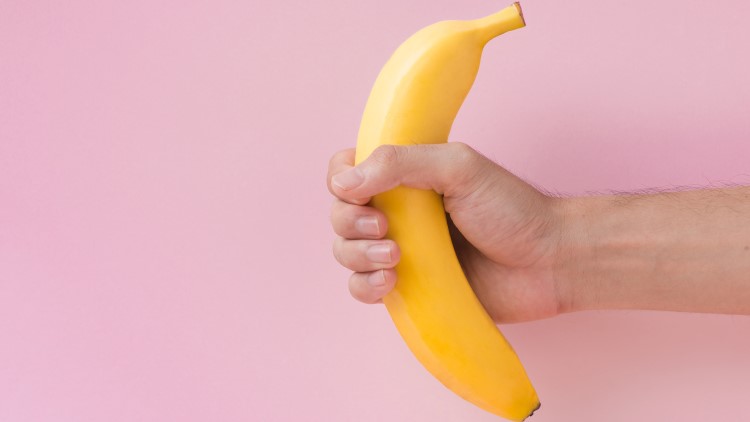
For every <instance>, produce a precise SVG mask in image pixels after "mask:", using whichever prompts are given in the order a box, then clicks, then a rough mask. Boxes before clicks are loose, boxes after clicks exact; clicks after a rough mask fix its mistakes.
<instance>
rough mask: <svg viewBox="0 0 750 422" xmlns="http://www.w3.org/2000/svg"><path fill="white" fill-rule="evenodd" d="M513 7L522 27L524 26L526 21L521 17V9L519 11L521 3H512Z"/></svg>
mask: <svg viewBox="0 0 750 422" xmlns="http://www.w3.org/2000/svg"><path fill="white" fill-rule="evenodd" d="M513 6H515V8H516V10H517V11H518V16H519V17H520V18H521V22H522V23H523V26H526V19H525V18H524V17H523V9H521V3H520V2H515V3H513Z"/></svg>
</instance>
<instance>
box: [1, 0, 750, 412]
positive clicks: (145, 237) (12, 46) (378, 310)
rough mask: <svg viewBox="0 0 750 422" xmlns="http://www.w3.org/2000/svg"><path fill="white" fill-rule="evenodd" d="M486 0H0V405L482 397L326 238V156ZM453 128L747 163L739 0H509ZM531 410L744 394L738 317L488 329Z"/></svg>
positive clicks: (678, 162)
mask: <svg viewBox="0 0 750 422" xmlns="http://www.w3.org/2000/svg"><path fill="white" fill-rule="evenodd" d="M508 3H509V1H508V2H505V3H503V2H497V1H491V2H490V1H481V2H480V1H446V0H429V1H428V0H406V1H405V0H398V1H395V0H387V1H377V2H353V1H344V0H324V1H297V0H293V1H275V2H274V1H263V2H258V1H253V0H251V1H231V0H220V1H202V2H197V1H191V2H182V1H181V2H176V1H175V2H164V1H140V0H139V1H127V2H114V1H109V2H102V1H71V2H51V1H26V2H9V1H4V2H2V4H0V421H9V422H27V421H29V422H30V421H45V422H46V421H55V422H67V421H70V422H74V421H75V422H80V421H92V422H93V421H111V422H119V421H123V422H125V421H149V422H151V421H153V422H156V421H187V422H193V421H195V422H197V421H373V422H374V421H387V420H388V421H455V420H462V421H493V420H496V419H495V418H493V417H492V416H491V415H489V414H486V413H484V412H483V411H480V410H477V409H476V408H474V407H472V406H471V405H469V404H467V403H465V402H463V401H462V400H460V399H458V398H457V397H455V396H453V395H452V394H451V393H449V392H448V391H447V390H446V389H444V388H443V387H442V386H441V385H440V384H438V383H437V382H436V381H435V380H433V378H432V377H431V376H429V375H428V374H427V373H426V372H425V371H424V370H423V369H422V367H421V366H419V365H418V363H417V362H416V360H415V359H414V358H413V357H412V356H411V355H410V354H409V353H408V351H407V349H406V347H405V345H404V344H403V343H402V341H401V340H400V338H399V337H398V335H397V333H396V331H395V329H394V328H393V326H392V324H391V323H390V320H389V318H388V316H387V314H386V312H385V310H384V309H383V308H382V307H380V306H365V305H361V304H359V303H357V302H355V301H354V300H352V299H351V298H350V297H349V294H348V291H347V289H346V280H347V277H348V272H347V271H346V270H344V269H343V268H341V267H339V266H338V265H337V264H336V263H335V262H334V260H333V258H332V255H331V252H330V245H331V241H332V239H333V234H332V232H331V230H330V228H329V226H328V208H329V206H330V203H331V198H330V197H329V196H328V193H327V191H326V188H325V185H324V176H325V170H326V165H327V161H328V157H329V156H330V155H331V154H332V153H333V152H334V151H336V150H338V149H341V148H344V147H349V146H353V145H354V142H355V137H356V132H357V128H358V125H359V117H360V114H361V112H362V109H363V106H364V102H365V100H366V97H367V94H368V92H369V90H370V87H371V84H372V82H373V81H374V79H375V76H376V75H377V73H378V71H379V69H380V66H381V65H382V64H383V63H384V62H385V60H386V59H387V58H388V56H389V54H390V53H391V52H392V51H393V49H394V48H395V47H396V46H397V45H398V44H399V43H400V42H401V41H402V40H403V39H405V38H406V37H407V36H408V35H410V34H411V33H412V32H414V31H415V30H416V29H418V28H420V27H422V26H424V25H427V24H429V23H432V22H434V21H438V20H442V19H449V18H472V17H478V16H482V15H484V14H486V13H489V12H491V11H494V10H496V9H499V8H501V7H504V6H506V5H507V4H508ZM523 6H524V10H525V13H526V16H527V21H528V27H527V28H525V29H523V30H520V31H517V32H515V33H512V34H508V35H506V36H504V37H503V38H501V39H499V40H497V41H495V42H493V43H492V44H490V45H489V46H488V48H487V49H486V52H485V60H484V62H483V66H482V70H481V71H480V75H479V78H478V79H477V82H476V85H475V88H474V90H473V91H472V93H471V95H470V97H469V98H468V100H467V102H466V105H465V107H464V108H463V109H462V111H461V114H460V115H459V117H458V120H457V122H456V124H455V127H454V133H453V138H454V139H460V140H463V141H465V142H468V143H470V144H472V145H474V146H476V147H477V148H478V149H479V150H480V151H482V152H483V153H485V154H487V155H489V156H491V157H493V158H495V159H496V160H498V161H499V162H501V163H503V164H504V165H505V166H507V167H508V168H509V169H511V170H512V171H514V172H516V173H518V174H520V175H522V176H523V177H526V178H528V179H529V180H531V181H533V182H535V183H537V184H539V185H541V186H544V187H545V188H547V189H551V190H556V191H560V192H564V193H570V194H580V193H585V192H591V191H609V190H633V189H643V188H648V187H658V186H674V185H701V186H702V185H721V184H722V183H726V182H733V183H748V182H750V176H749V175H750V164H749V162H750V160H749V159H750V117H749V116H750V25H748V21H749V20H750V3H748V2H745V1H740V0H736V1H733V0H725V1H715V2H705V1H700V2H698V1H676V0H654V1H652V2H650V3H644V2H632V1H631V2H621V1H613V0H610V1H596V0H570V1H566V2H560V1H551V0H546V1H542V0H525V1H524V3H523ZM504 331H505V332H506V334H507V336H508V337H509V338H510V340H511V341H512V343H513V344H514V345H515V347H516V349H517V351H518V352H519V354H520V355H521V357H522V359H523V361H524V362H525V364H526V366H527V368H528V371H529V372H530V375H531V377H532V378H533V380H534V381H535V383H536V385H537V388H538V390H539V394H540V396H541V398H542V403H543V406H542V409H541V411H540V412H539V413H538V414H537V415H536V416H534V420H535V421H538V422H543V421H556V422H559V421H610V422H612V421H615V422H616V421H634V420H680V421H703V420H708V419H710V420H747V419H750V411H749V410H748V409H747V406H746V401H747V397H748V391H750V357H748V356H750V320H749V319H748V318H747V317H733V316H700V315H689V314H669V313H658V312H635V311H633V312H589V313H580V314H574V315H566V316H563V317H559V318H555V319H550V320H545V321H539V322H533V323H526V324H518V325H512V326H506V327H504Z"/></svg>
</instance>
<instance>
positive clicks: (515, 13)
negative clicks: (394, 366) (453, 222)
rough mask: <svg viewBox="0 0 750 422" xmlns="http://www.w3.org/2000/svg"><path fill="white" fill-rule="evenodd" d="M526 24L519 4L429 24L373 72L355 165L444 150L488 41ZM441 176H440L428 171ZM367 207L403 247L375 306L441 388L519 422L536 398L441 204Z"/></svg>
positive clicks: (405, 201) (392, 201)
mask: <svg viewBox="0 0 750 422" xmlns="http://www.w3.org/2000/svg"><path fill="white" fill-rule="evenodd" d="M523 26H525V23H524V19H523V15H522V13H521V7H520V5H519V4H518V3H514V4H513V5H511V6H509V7H506V8H505V9H503V10H500V11H499V12H497V13H495V14H492V15H490V16H487V17H484V18H481V19H476V20H468V21H444V22H438V23H436V24H433V25H430V26H428V27H426V28H424V29H422V30H420V31H418V32H417V33H415V34H414V35H412V36H411V37H410V38H409V39H407V40H406V41H405V42H404V43H403V44H402V45H401V46H400V47H399V48H398V49H397V50H396V51H395V52H394V53H393V55H392V56H391V58H390V59H389V60H388V62H387V63H386V64H385V66H384V67H383V69H382V70H381V72H380V74H379V76H378V78H377V80H376V81H375V84H374V86H373V88H372V91H371V93H370V96H369V98H368V101H367V105H366V106H365V111H364V114H363V117H362V122H361V125H360V130H359V135H358V138H357V148H356V158H355V162H356V163H360V162H362V161H363V160H364V159H366V158H367V157H368V156H369V155H370V154H371V153H372V152H373V151H374V150H375V149H376V148H377V147H378V146H380V145H384V144H392V145H412V144H415V143H417V144H426V143H443V142H447V140H448V134H449V133H450V129H451V126H452V124H453V120H454V119H455V116H456V114H457V113H458V110H459V109H460V108H461V104H462V103H463V101H464V98H466V95H467V94H468V93H469V90H470V89H471V86H472V84H473V83H474V79H475V77H476V74H477V72H478V70H479V62H480V59H481V55H482V49H483V48H484V46H485V44H486V43H487V42H488V41H490V40H491V39H493V38H495V37H497V36H498V35H500V34H503V33H505V32H507V31H511V30H513V29H517V28H521V27H523ZM436 170H439V169H436ZM370 204H371V205H372V206H374V207H375V208H378V209H380V210H382V211H383V212H384V213H385V215H386V216H387V218H388V224H389V231H388V237H389V238H391V239H393V240H395V241H396V242H397V243H398V245H399V247H400V248H401V261H400V262H399V264H398V266H397V267H396V273H397V277H398V282H397V283H396V287H395V288H394V290H392V291H391V293H389V294H388V295H387V296H385V297H384V298H383V302H384V303H385V306H386V307H387V309H388V312H389V313H390V315H391V318H392V319H393V322H394V324H395V325H396V327H397V328H398V330H399V332H400V334H401V336H402V337H403V339H404V341H405V342H406V343H407V345H408V346H409V348H410V349H411V351H412V352H413V353H414V355H415V356H416V357H417V359H418V360H419V361H420V362H421V363H422V364H423V365H424V366H425V367H426V368H427V370H429V371H430V372H431V373H432V374H433V375H434V376H435V377H436V378H437V379H438V380H440V382H442V383H443V384H444V385H445V386H446V387H448V388H449V389H451V390H452V391H453V392H455V393H456V394H458V395H459V396H461V397H463V398H464V399H466V400H468V401H469V402H471V403H474V404H475V405H477V406H479V407H480V408H482V409H485V410H487V411H489V412H491V413H494V414H496V415H499V416H502V417H504V418H507V419H510V420H515V421H521V420H524V419H525V418H527V417H528V416H530V415H531V414H532V413H533V412H534V411H535V410H536V409H538V408H539V399H538V398H537V394H536V392H535V390H534V387H533V386H532V385H531V381H530V380H529V378H528V376H527V374H526V371H525V370H524V368H523V366H522V365H521V362H520V360H519V359H518V356H517V355H516V353H515V352H514V351H513V349H512V347H511V346H510V344H509V343H508V342H507V341H506V340H505V337H503V335H502V333H501V332H500V330H499V329H498V327H497V326H496V325H495V323H494V322H493V321H492V319H491V318H490V316H489V315H488V314H487V312H486V310H485V309H484V307H483V306H482V304H481V303H480V302H479V300H478V299H477V297H476V296H475V295H474V292H473V290H472V289H471V286H470V285H469V283H468V281H467V280H466V277H465V275H464V273H463V271H462V269H461V266H460V264H459V261H458V258H457V257H456V253H455V250H454V249H453V244H452V242H451V238H450V234H449V232H448V225H447V220H446V216H445V209H444V207H443V201H442V197H441V196H440V195H438V194H437V193H435V192H433V191H426V190H418V189H411V188H407V187H397V188H395V189H393V190H390V191H388V192H385V193H382V194H380V195H376V196H375V197H374V198H373V199H372V201H371V203H370Z"/></svg>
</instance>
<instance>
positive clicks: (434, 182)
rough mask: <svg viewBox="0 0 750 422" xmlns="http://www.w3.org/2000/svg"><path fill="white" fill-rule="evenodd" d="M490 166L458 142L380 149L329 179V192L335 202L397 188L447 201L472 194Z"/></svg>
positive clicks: (392, 146) (367, 196)
mask: <svg viewBox="0 0 750 422" xmlns="http://www.w3.org/2000/svg"><path fill="white" fill-rule="evenodd" d="M490 163H491V162H490V161H489V160H487V159H486V158H485V157H484V156H482V155H481V154H479V153H478V152H476V151H475V150H474V149H472V148H471V147H469V146H468V145H466V144H463V143H460V142H450V143H446V144H426V145H398V146H397V145H382V146H380V147H378V148H377V149H375V150H374V151H373V152H372V154H370V156H369V157H368V158H367V159H366V160H364V161H363V162H362V163H360V164H359V165H357V166H356V167H351V168H349V169H347V170H345V171H343V172H341V173H338V174H335V175H333V176H332V178H331V188H332V190H334V193H335V194H336V196H338V197H339V198H341V199H343V200H345V201H349V202H355V203H361V202H362V200H363V199H367V198H370V197H372V196H373V195H377V194H379V193H382V192H385V191H388V190H390V189H393V188H395V187H396V186H400V185H403V186H409V187H413V188H417V189H432V190H434V191H435V192H437V193H440V194H443V195H444V196H446V197H451V196H457V195H461V194H462V193H466V192H467V191H473V190H474V188H475V187H476V184H477V183H479V182H480V180H481V178H480V177H478V176H480V175H481V174H482V173H486V172H483V171H482V170H483V169H486V166H487V165H488V164H490Z"/></svg>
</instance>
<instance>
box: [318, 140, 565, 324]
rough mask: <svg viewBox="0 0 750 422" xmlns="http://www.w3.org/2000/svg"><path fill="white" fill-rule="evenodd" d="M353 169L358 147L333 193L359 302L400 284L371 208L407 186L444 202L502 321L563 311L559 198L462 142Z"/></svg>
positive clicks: (341, 244)
mask: <svg viewBox="0 0 750 422" xmlns="http://www.w3.org/2000/svg"><path fill="white" fill-rule="evenodd" d="M353 163H354V149H347V150H344V151H341V152H339V153H337V154H335V155H334V156H333V157H332V159H331V161H330V163H329V169H328V188H329V190H330V191H331V193H332V194H333V195H334V196H336V198H337V199H336V201H335V202H334V204H333V207H332V211H331V224H332V226H333V229H334V231H335V232H336V234H337V235H338V236H339V237H338V238H337V239H336V240H335V241H334V245H333V253H334V256H335V257H336V259H337V260H338V261H339V263H341V264H342V265H343V266H345V267H347V268H349V269H351V270H353V271H354V274H352V276H351V278H350V280H349V290H350V292H351V294H352V296H354V298H356V299H358V300H360V301H362V302H365V303H376V302H379V301H380V299H381V298H382V297H383V296H385V295H386V294H387V293H388V292H389V291H390V290H391V289H393V286H394V285H395V283H396V282H397V279H396V272H395V270H394V267H395V266H396V265H397V264H398V261H399V257H400V251H399V248H398V245H397V244H396V243H395V242H394V241H392V240H389V239H386V234H387V225H388V222H387V221H386V217H385V215H384V214H383V213H382V212H380V211H378V210H377V209H375V208H373V207H369V206H367V205H366V204H367V202H368V201H369V200H370V198H371V197H372V196H374V195H376V194H378V193H381V192H384V191H387V190H390V189H392V188H394V187H396V186H399V185H404V186H409V187H413V188H418V189H432V190H434V191H436V192H437V193H439V194H442V195H443V203H444V205H445V210H446V212H447V213H448V215H449V226H450V227H451V237H452V239H453V244H454V247H455V249H456V253H457V255H458V257H459V260H460V262H461V266H462V267H463V269H464V273H465V274H466V276H467V278H468V280H469V282H470V283H471V286H472V288H473V289H474V291H475V293H476V294H477V297H478V298H479V300H480V301H481V303H482V304H483V305H484V307H485V308H486V309H487V311H488V312H489V314H490V316H491V317H492V318H493V319H494V320H495V321H496V322H501V323H508V322H520V321H527V320H534V319H539V318H546V317H551V316H554V315H557V314H558V313H560V312H561V311H562V310H563V309H564V306H563V302H564V300H563V298H562V297H561V290H562V289H561V288H560V286H558V281H557V280H556V277H555V273H556V266H557V265H558V261H559V257H560V255H561V252H560V245H561V244H562V240H563V235H562V230H561V226H562V218H561V217H560V213H559V212H557V208H558V207H557V206H556V204H557V199H555V198H552V197H549V196H546V195H544V194H542V193H541V192H539V191H538V190H537V189H535V188H533V187H532V186H530V185H529V184H527V183H526V182H524V181H523V180H521V179H519V178H518V177H516V176H514V175H513V174H511V173H510V172H508V171H507V170H505V169H503V168H502V167H500V166H499V165H497V164H495V163H494V162H492V161H490V160H489V159H487V158H485V157H484V156H482V155H481V154H479V153H478V152H476V151H475V150H473V149H472V148H470V147H468V146H467V145H465V144H462V143H457V142H451V143H448V144H436V145H410V146H391V145H386V146H382V147H380V148H378V149H377V150H375V151H374V152H373V154H372V155H371V156H370V157H369V158H368V159H367V160H365V161H364V162H362V163H360V165H358V166H357V167H353Z"/></svg>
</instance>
